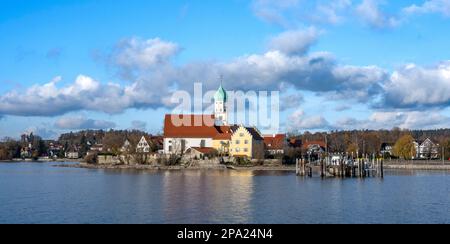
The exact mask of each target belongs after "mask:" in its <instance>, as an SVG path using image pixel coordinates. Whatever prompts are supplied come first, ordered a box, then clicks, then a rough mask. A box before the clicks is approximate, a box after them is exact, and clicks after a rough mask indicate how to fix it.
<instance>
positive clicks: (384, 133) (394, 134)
mask: <svg viewBox="0 0 450 244" xmlns="http://www.w3.org/2000/svg"><path fill="white" fill-rule="evenodd" d="M405 134H411V135H412V136H413V137H414V139H416V140H418V141H423V140H425V139H426V138H430V139H431V140H432V141H433V142H435V143H439V144H441V143H444V142H447V141H449V140H450V129H436V130H402V129H399V128H394V129H392V130H353V131H331V132H328V134H326V133H321V132H318V133H309V132H305V133H303V134H292V135H290V137H291V138H292V137H293V138H298V139H301V140H302V141H303V142H305V141H324V140H325V137H326V138H327V141H328V146H329V149H330V151H334V152H345V151H346V150H347V149H348V148H349V146H350V145H351V144H353V145H357V147H358V148H360V149H361V150H362V151H364V152H365V153H377V152H379V150H380V147H381V144H382V143H395V142H396V141H397V140H398V139H399V138H400V137H401V136H403V135H405Z"/></svg>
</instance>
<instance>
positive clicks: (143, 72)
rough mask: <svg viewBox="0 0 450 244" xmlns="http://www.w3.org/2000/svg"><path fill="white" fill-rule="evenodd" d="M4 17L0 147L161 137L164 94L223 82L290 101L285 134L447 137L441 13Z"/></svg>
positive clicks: (163, 10)
mask: <svg viewBox="0 0 450 244" xmlns="http://www.w3.org/2000/svg"><path fill="white" fill-rule="evenodd" d="M0 6H1V9H2V10H1V12H0V34H1V36H2V37H1V38H0V53H1V56H0V71H1V72H0V82H1V84H2V85H1V86H0V136H2V137H4V136H11V137H18V136H19V135H20V134H21V133H23V132H26V131H28V132H29V131H34V132H36V133H38V134H41V135H43V136H44V137H46V138H54V137H56V136H57V135H58V134H59V133H62V132H66V131H70V130H78V129H85V128H104V129H107V128H115V129H129V128H139V129H145V130H147V131H149V132H151V133H157V132H160V131H161V129H162V119H163V115H164V114H165V113H167V112H169V111H170V109H171V108H170V107H169V106H167V104H166V102H165V99H166V98H167V97H169V96H170V94H171V88H172V87H178V88H180V89H186V90H190V89H192V87H193V83H194V82H195V81H202V82H204V86H205V89H214V88H215V87H217V86H218V74H219V73H220V74H223V75H224V85H225V87H226V88H228V89H232V90H234V89H243V90H280V91H281V97H282V101H283V98H286V97H287V98H290V100H289V99H286V100H287V101H294V100H295V102H294V103H292V102H290V103H289V104H281V105H282V107H283V108H284V109H283V111H282V113H281V121H282V131H305V130H310V131H315V130H331V129H352V128H356V129H363V128H364V129H365V128H367V129H379V128H392V127H394V126H398V127H402V128H410V129H416V128H440V127H449V126H450V119H449V114H450V113H449V112H450V109H449V104H450V61H448V60H450V49H449V48H448V43H449V42H450V1H448V0H416V1H387V0H358V1H357V0H353V1H351V0H338V1H325V0H316V1H306V0H281V1H280V0H279V1H270V0H227V1H225V0H224V1H204V0H193V1H187V0H171V1H143V0H142V1H138V0H129V1H121V0H117V1H109V0H97V1H88V0H78V1H69V0H59V1H56V0H43V1H28V0H14V1H13V0H0ZM79 101H83V102H81V103H80V102H79ZM292 105H295V106H292Z"/></svg>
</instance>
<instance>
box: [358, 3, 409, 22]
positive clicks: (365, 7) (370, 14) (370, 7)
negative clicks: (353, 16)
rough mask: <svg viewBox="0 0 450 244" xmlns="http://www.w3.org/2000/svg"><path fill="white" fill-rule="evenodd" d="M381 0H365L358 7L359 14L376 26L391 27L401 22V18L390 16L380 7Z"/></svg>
mask: <svg viewBox="0 0 450 244" xmlns="http://www.w3.org/2000/svg"><path fill="white" fill-rule="evenodd" d="M381 3H382V2H381V1H379V0H363V1H362V2H361V3H360V4H359V5H358V6H357V7H356V13H357V15H358V16H359V17H360V18H361V19H363V20H364V21H365V22H366V23H367V24H368V25H369V26H371V27H374V28H386V27H387V28H391V27H396V26H398V25H399V24H400V22H401V21H400V19H398V18H396V17H394V16H389V15H388V14H386V13H384V12H383V11H382V10H381V9H380V4H381Z"/></svg>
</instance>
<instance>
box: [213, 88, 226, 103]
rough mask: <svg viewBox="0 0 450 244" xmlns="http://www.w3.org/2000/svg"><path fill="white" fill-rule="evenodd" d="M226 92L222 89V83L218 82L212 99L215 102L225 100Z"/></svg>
mask: <svg viewBox="0 0 450 244" xmlns="http://www.w3.org/2000/svg"><path fill="white" fill-rule="evenodd" d="M227 99H228V97H227V92H226V91H225V89H223V87H222V84H220V87H219V90H217V92H216V95H214V100H215V101H216V102H227Z"/></svg>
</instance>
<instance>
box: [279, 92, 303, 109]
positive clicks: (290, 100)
mask: <svg viewBox="0 0 450 244" xmlns="http://www.w3.org/2000/svg"><path fill="white" fill-rule="evenodd" d="M304 101H305V99H304V97H303V95H302V94H300V93H295V94H290V95H284V94H282V95H281V99H280V110H281V111H285V110H287V109H291V108H298V107H299V106H300V104H302V103H303V102H304Z"/></svg>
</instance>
